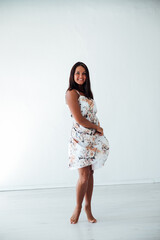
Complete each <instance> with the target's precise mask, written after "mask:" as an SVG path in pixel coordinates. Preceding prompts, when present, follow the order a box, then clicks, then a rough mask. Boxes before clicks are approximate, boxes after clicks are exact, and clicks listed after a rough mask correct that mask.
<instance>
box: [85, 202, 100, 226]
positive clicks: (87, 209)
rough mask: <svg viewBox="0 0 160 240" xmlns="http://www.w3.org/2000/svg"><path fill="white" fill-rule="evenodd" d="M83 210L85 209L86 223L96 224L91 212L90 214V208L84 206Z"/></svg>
mask: <svg viewBox="0 0 160 240" xmlns="http://www.w3.org/2000/svg"><path fill="white" fill-rule="evenodd" d="M84 209H85V212H86V214H87V218H88V221H89V222H91V223H96V222H97V220H96V219H95V218H94V217H93V215H92V212H91V208H90V207H88V206H85V208H84Z"/></svg>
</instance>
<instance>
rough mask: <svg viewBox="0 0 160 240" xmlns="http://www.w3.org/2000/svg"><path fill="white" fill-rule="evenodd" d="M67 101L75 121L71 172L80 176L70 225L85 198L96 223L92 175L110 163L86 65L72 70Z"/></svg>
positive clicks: (70, 145)
mask: <svg viewBox="0 0 160 240" xmlns="http://www.w3.org/2000/svg"><path fill="white" fill-rule="evenodd" d="M65 97H66V103H67V105H68V106H69V109H70V112H71V117H73V126H72V130H71V136H70V141H69V168H70V169H78V172H79V179H78V182H77V187H76V207H75V210H74V212H73V215H72V216H71V218H70V222H71V223H72V224H75V223H77V222H78V219H79V215H80V212H81V208H82V202H83V199H84V198H85V212H86V214H87V218H88V221H89V222H91V223H95V222H96V221H97V220H96V219H95V218H94V217H93V215H92V210H91V198H92V192H93V173H94V169H97V168H99V167H101V166H103V165H104V163H105V161H106V160H107V157H108V153H109V143H108V140H107V139H106V137H105V136H104V135H103V128H102V127H100V123H99V120H98V118H97V116H96V112H97V109H96V104H95V101H94V98H93V94H92V91H91V87H90V77H89V71H88V68H87V66H86V65H85V64H84V63H82V62H77V63H76V64H74V66H73V67H72V69H71V72H70V78H69V87H68V89H67V91H66V95H65Z"/></svg>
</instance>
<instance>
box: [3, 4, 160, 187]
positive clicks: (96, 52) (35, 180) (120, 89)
mask: <svg viewBox="0 0 160 240" xmlns="http://www.w3.org/2000/svg"><path fill="white" fill-rule="evenodd" d="M0 34H1V36H0V66H1V70H0V113H1V116H0V189H1V190H6V189H26V188H41V187H57V186H75V185H76V181H77V177H78V174H77V170H75V171H70V170H69V169H68V168H67V163H68V158H67V157H68V152H67V151H68V140H69V135H70V129H71V124H72V119H71V118H70V114H69V110H68V107H67V105H65V101H64V94H65V91H66V89H67V87H68V78H69V73H70V69H71V67H72V66H73V64H74V63H75V62H77V61H83V62H85V63H86V64H87V66H88V68H89V70H90V75H91V86H92V90H93V93H94V97H95V100H96V104H97V108H98V113H97V115H98V117H99V119H100V122H101V125H102V127H103V128H104V133H105V135H106V137H107V138H108V140H109V142H110V155H109V158H108V160H107V162H106V165H105V167H103V168H101V169H99V170H96V171H95V184H97V185H98V184H119V183H134V182H158V181H160V161H159V160H160V148H159V142H160V128H159V122H160V112H159V110H160V95H159V91H160V71H159V63H160V45H159V43H160V2H159V1H117V2H116V1H98V0H97V1H89V0H88V1H37V2H36V1H34V3H32V2H28V1H1V2H0Z"/></svg>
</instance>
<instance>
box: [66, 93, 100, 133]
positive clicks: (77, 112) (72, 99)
mask: <svg viewBox="0 0 160 240" xmlns="http://www.w3.org/2000/svg"><path fill="white" fill-rule="evenodd" d="M78 97H79V96H78V94H77V92H76V91H75V90H71V91H67V92H66V103H67V104H68V106H69V109H70V111H71V113H72V116H73V117H74V119H75V120H76V122H77V123H79V124H80V125H82V126H83V127H86V128H94V129H96V130H97V131H98V130H99V128H100V127H99V126H97V125H96V124H94V123H92V122H90V121H89V120H87V119H86V118H85V117H83V116H82V114H81V109H80V106H79V102H78Z"/></svg>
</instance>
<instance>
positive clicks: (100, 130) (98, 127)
mask: <svg viewBox="0 0 160 240" xmlns="http://www.w3.org/2000/svg"><path fill="white" fill-rule="evenodd" d="M96 131H97V132H98V133H99V134H100V135H101V136H102V135H103V128H101V127H100V126H97V129H96Z"/></svg>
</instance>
